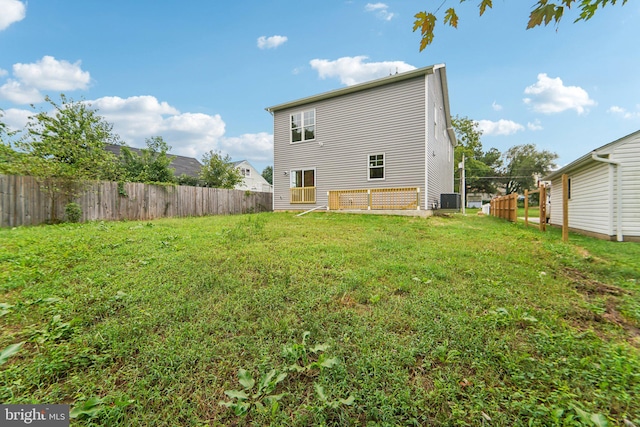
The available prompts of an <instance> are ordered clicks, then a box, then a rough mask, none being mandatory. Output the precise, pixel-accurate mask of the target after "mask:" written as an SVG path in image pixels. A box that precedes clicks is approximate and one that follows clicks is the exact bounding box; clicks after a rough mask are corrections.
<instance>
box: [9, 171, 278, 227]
mask: <svg viewBox="0 0 640 427" xmlns="http://www.w3.org/2000/svg"><path fill="white" fill-rule="evenodd" d="M121 189H122V190H123V191H119V189H118V183H115V182H94V183H92V184H90V185H88V186H86V187H85V188H84V189H83V191H82V192H81V193H80V194H79V195H78V196H77V197H74V198H72V199H68V198H65V197H63V195H61V194H57V196H56V197H52V196H51V194H50V193H49V192H48V191H47V187H46V183H40V182H38V181H37V180H36V179H35V178H32V177H29V176H15V175H0V227H17V226H20V225H36V224H42V223H44V222H52V221H56V220H62V219H64V207H65V205H66V204H67V203H68V202H70V201H73V202H76V203H78V204H79V205H80V207H81V208H82V221H96V220H116V221H117V220H123V219H127V220H150V219H155V218H164V217H173V216H180V217H186V216H202V215H227V214H240V213H249V212H265V211H271V210H272V206H273V205H272V200H273V193H262V192H247V191H243V190H225V189H220V188H204V187H187V186H171V185H169V186H162V185H150V184H140V183H125V184H123V185H122V186H121ZM53 198H55V199H56V200H52V199H53ZM52 203H53V209H52Z"/></svg>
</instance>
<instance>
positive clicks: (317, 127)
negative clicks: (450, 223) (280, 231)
mask: <svg viewBox="0 0 640 427" xmlns="http://www.w3.org/2000/svg"><path fill="white" fill-rule="evenodd" d="M266 110H267V111H269V112H270V113H271V114H272V115H273V119H274V167H273V184H274V197H273V199H274V206H273V207H274V210H309V209H313V208H314V207H322V206H329V208H330V209H371V210H379V209H385V210H389V209H392V210H395V209H417V210H425V211H427V212H430V211H431V210H433V209H436V208H437V207H438V206H439V204H440V195H441V194H443V193H452V192H453V171H454V168H453V149H454V146H455V143H456V142H455V135H454V132H453V129H452V127H451V117H450V111H449V97H448V93H447V79H446V74H445V67H444V65H433V66H430V67H425V68H421V69H417V70H413V71H409V72H406V73H401V74H395V75H392V76H389V77H385V78H381V79H378V80H373V81H370V82H366V83H361V84H357V85H353V86H348V87H345V88H342V89H338V90H334V91H331V92H326V93H322V94H319V95H314V96H310V97H308V98H303V99H299V100H297V101H292V102H287V103H285V104H280V105H276V106H273V107H268V108H267V109H266ZM329 193H330V194H331V195H329Z"/></svg>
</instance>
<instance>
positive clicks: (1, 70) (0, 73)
mask: <svg viewBox="0 0 640 427" xmlns="http://www.w3.org/2000/svg"><path fill="white" fill-rule="evenodd" d="M7 74H9V72H8V71H7V70H4V69H2V68H0V77H4V76H6V75H7Z"/></svg>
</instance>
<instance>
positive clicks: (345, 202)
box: [327, 187, 420, 210]
mask: <svg viewBox="0 0 640 427" xmlns="http://www.w3.org/2000/svg"><path fill="white" fill-rule="evenodd" d="M327 194H328V196H329V210H350V209H357V210H364V209H366V210H394V209H398V210H402V209H420V188H419V187H408V188H370V189H367V188H364V189H355V190H332V191H329V192H328V193H327Z"/></svg>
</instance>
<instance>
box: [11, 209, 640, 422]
mask: <svg viewBox="0 0 640 427" xmlns="http://www.w3.org/2000/svg"><path fill="white" fill-rule="evenodd" d="M638 259H640V245H638V244H630V243H615V242H605V241H599V240H593V239H590V238H586V237H581V236H574V235H572V236H571V239H570V243H569V244H564V243H562V241H561V239H560V233H559V231H558V230H555V229H552V230H551V231H550V232H547V233H545V234H542V233H540V232H538V231H537V230H536V229H534V228H529V229H525V228H524V226H522V225H518V224H510V223H507V222H503V221H500V220H496V219H494V218H488V217H477V216H468V217H462V216H458V215H456V216H453V217H441V218H429V219H420V218H407V217H385V216H373V215H372V216H365V215H362V216H355V215H353V216H348V215H340V214H326V213H311V214H308V215H306V216H304V217H295V216H293V215H291V214H286V213H282V214H273V213H269V214H256V215H245V216H225V217H223V216H221V217H207V218H190V219H165V220H157V221H153V222H147V223H138V222H114V223H103V222H95V223H88V224H60V225H54V226H43V227H33V228H16V229H3V230H0V325H1V328H0V331H1V332H0V401H2V402H3V403H26V402H39V403H40V402H42V403H70V404H71V405H72V414H73V415H74V416H75V418H74V421H73V422H74V425H110V426H113V425H116V426H117V425H122V426H128V425H138V426H152V425H191V426H204V425H209V426H217V425H256V426H257V425H299V426H308V425H389V426H393V425H451V426H453V425H471V426H475V425H483V424H484V425H494V426H495V425H499V426H547V425H568V426H574V425H575V426H579V425H607V424H608V425H625V423H626V425H633V424H635V425H640V351H639V347H640V338H639V336H640V288H639V286H638V280H639V279H640V265H639V264H638V262H637V260H638ZM21 343H24V344H21ZM323 364H324V365H326V366H323ZM283 374H286V375H284V376H283ZM238 383H240V385H238ZM238 388H240V390H238ZM233 391H236V392H237V393H235V394H234V393H233ZM225 392H227V393H225ZM245 395H246V396H247V398H244V396H245ZM268 396H275V397H270V398H267V397H268ZM240 397H242V398H240ZM219 402H227V403H228V405H227V406H230V407H227V406H225V405H220V404H219ZM274 402H275V403H274ZM240 404H243V405H240ZM244 404H248V405H249V406H248V407H247V406H246V405H244ZM233 405H236V407H237V408H239V409H237V410H236V407H233ZM243 408H247V410H246V411H245V410H244V409H243Z"/></svg>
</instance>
